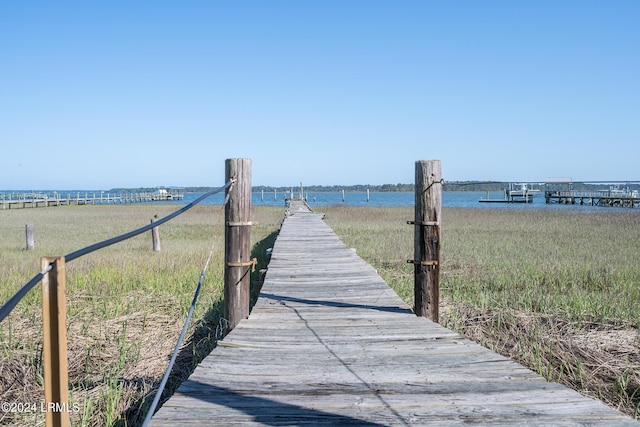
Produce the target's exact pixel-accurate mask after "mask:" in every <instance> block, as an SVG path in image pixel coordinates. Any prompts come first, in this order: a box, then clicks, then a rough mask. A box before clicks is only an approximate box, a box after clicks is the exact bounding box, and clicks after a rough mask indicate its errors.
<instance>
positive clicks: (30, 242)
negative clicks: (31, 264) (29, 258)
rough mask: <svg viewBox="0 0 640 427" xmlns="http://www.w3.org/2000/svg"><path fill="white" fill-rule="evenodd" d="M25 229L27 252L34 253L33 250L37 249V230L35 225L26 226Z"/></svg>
mask: <svg viewBox="0 0 640 427" xmlns="http://www.w3.org/2000/svg"><path fill="white" fill-rule="evenodd" d="M24 228H25V232H26V238H27V250H28V251H32V250H33V248H35V247H36V237H35V230H34V228H33V224H27V225H25V227H24Z"/></svg>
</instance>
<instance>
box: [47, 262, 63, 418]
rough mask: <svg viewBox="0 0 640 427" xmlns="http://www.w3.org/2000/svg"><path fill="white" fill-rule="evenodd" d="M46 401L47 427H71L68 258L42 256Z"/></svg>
mask: <svg viewBox="0 0 640 427" xmlns="http://www.w3.org/2000/svg"><path fill="white" fill-rule="evenodd" d="M52 263H53V268H52V269H51V271H49V272H48V273H47V274H45V275H44V277H43V278H42V326H43V331H42V335H43V362H44V400H45V408H44V409H45V410H46V418H45V421H46V426H47V427H67V426H69V412H70V407H69V373H68V366H67V322H66V316H67V303H66V293H65V262H64V257H57V258H52V257H43V258H41V265H42V269H43V270H44V269H46V268H48V267H49V265H51V264H52Z"/></svg>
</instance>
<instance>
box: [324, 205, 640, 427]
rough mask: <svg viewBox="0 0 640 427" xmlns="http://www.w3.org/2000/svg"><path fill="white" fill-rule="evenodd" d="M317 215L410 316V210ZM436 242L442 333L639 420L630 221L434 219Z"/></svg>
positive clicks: (633, 226)
mask: <svg viewBox="0 0 640 427" xmlns="http://www.w3.org/2000/svg"><path fill="white" fill-rule="evenodd" d="M322 211H323V212H325V213H326V221H327V223H328V224H329V225H330V226H331V227H332V228H333V229H334V231H335V232H336V233H337V234H338V235H340V236H341V237H342V239H343V240H344V242H345V243H346V244H347V245H349V246H352V247H355V248H356V249H357V251H358V254H359V255H360V256H362V257H363V258H364V259H365V260H367V261H368V262H369V263H371V264H372V265H373V266H374V267H375V268H376V269H377V270H378V272H379V273H380V275H381V276H382V277H383V278H384V279H385V280H386V281H387V283H389V284H390V285H391V286H392V287H393V288H394V289H395V290H396V292H397V293H398V294H399V295H400V296H401V297H402V298H403V299H404V300H405V301H406V302H407V303H408V304H409V305H411V306H412V305H413V267H412V266H411V265H407V264H406V260H407V259H412V258H413V227H412V226H409V225H406V221H407V220H411V219H413V208H377V207H376V208H370V207H365V208H362V207H347V206H341V205H340V206H331V207H326V208H322ZM441 240H442V241H441V250H442V254H441V261H442V267H441V282H440V286H441V290H440V295H441V298H442V301H441V313H442V314H441V323H442V324H444V325H445V326H447V327H450V328H452V329H454V330H456V331H458V332H460V333H462V334H465V335H467V336H469V337H470V338H472V339H474V340H475V341H477V342H479V343H481V344H483V345H485V346H487V347H489V348H491V349H493V350H495V351H497V352H499V353H501V354H503V355H506V356H508V357H511V358H513V359H515V360H517V361H519V362H520V363H522V364H524V365H525V366H527V367H529V368H530V369H532V370H534V371H536V372H538V373H539V374H540V375H543V376H544V377H545V378H547V379H548V380H550V381H557V382H561V383H563V384H566V385H568V386H570V387H572V388H574V389H576V390H578V391H580V392H582V393H583V394H586V395H589V396H591V397H595V398H598V399H600V400H602V401H603V402H605V403H607V404H609V405H611V406H613V407H615V408H618V409H620V410H622V411H624V412H626V413H628V414H630V415H632V416H634V417H638V411H639V407H640V355H639V353H640V345H639V338H638V326H639V322H640V264H639V263H638V261H637V259H638V254H639V253H640V215H639V214H638V212H636V211H631V210H620V211H612V210H606V211H605V210H602V211H598V210H595V209H594V210H589V211H575V210H570V209H567V210H561V209H553V210H551V209H549V210H546V209H535V210H526V209H522V210H508V209H457V208H449V209H447V208H445V209H443V218H442V239H441Z"/></svg>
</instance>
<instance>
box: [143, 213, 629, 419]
mask: <svg viewBox="0 0 640 427" xmlns="http://www.w3.org/2000/svg"><path fill="white" fill-rule="evenodd" d="M289 212H290V213H291V214H292V215H291V216H289V217H287V219H286V220H285V221H284V223H283V225H282V229H281V231H280V234H279V236H278V239H277V241H276V243H275V246H274V250H273V254H272V258H271V262H270V264H269V269H268V272H267V274H266V277H265V282H264V285H263V288H262V292H261V295H260V298H259V300H258V302H257V303H256V305H255V307H254V308H253V311H252V313H251V315H250V316H249V318H248V319H246V320H242V321H241V322H240V323H239V324H238V325H237V326H236V328H235V329H234V330H233V331H232V332H231V333H230V334H229V335H228V336H227V337H226V338H225V339H224V340H223V341H221V342H220V343H219V344H218V346H217V348H216V349H214V350H213V351H212V353H211V354H210V355H209V356H208V357H207V358H205V360H203V362H202V363H201V364H200V365H199V366H198V368H197V369H196V370H195V372H194V373H193V374H192V375H191V377H190V378H189V379H188V380H187V381H185V382H184V383H183V384H182V385H181V386H180V387H179V388H178V390H177V392H176V393H175V395H174V396H173V397H172V398H171V399H169V400H168V401H167V402H166V403H165V404H164V405H163V406H162V408H161V409H160V410H159V411H158V412H157V413H156V415H155V416H154V418H153V420H152V422H151V425H152V426H174V425H224V426H258V425H261V426H280V425H287V426H289V425H362V426H409V425H410V426H414V425H429V426H452V425H453V426H455V425H469V424H471V425H489V426H511V425H534V426H542V425H544V426H549V425H553V426H584V425H588V426H612V425H615V426H619V425H634V426H635V425H639V424H638V423H637V422H636V421H634V420H632V419H631V418H629V417H626V416H624V415H623V414H621V413H619V412H616V411H614V410H613V409H611V408H609V407H607V406H605V405H603V404H602V403H600V402H598V401H595V400H592V399H589V398H586V397H583V396H581V395H580V394H579V393H576V392H575V391H573V390H570V389H568V388H566V387H564V386H561V385H559V384H556V383H550V382H547V381H545V380H544V378H542V377H541V376H539V375H537V374H536V373H534V372H532V371H530V370H528V369H526V368H524V367H523V366H521V365H519V364H517V363H515V362H513V361H511V360H509V359H507V358H505V357H503V356H500V355H498V354H495V353H493V352H491V351H489V350H487V349H486V348H484V347H482V346H480V345H478V344H476V343H473V342H471V341H470V340H468V339H466V338H464V337H462V336H460V335H458V334H456V333H455V332H452V331H450V330H448V329H446V328H444V327H442V326H440V325H438V324H436V323H433V322H431V321H430V320H428V319H425V318H421V317H416V316H415V315H414V314H413V312H412V311H411V310H410V308H409V307H408V306H407V305H406V304H405V303H404V302H403V301H402V300H401V299H400V297H398V296H397V295H396V294H395V292H393V291H392V290H391V289H390V288H389V286H388V285H387V284H386V283H385V282H384V281H383V280H382V279H381V278H380V276H379V275H378V274H377V273H376V271H375V270H374V269H373V268H372V267H371V266H370V265H368V264H366V263H365V262H364V261H363V260H362V259H361V258H359V257H358V256H357V255H356V253H355V251H353V250H351V249H349V248H347V247H346V246H345V245H344V244H343V243H342V242H341V241H340V239H339V238H338V237H337V236H336V235H335V234H334V233H333V231H332V230H331V229H330V228H329V227H328V226H327V225H326V224H325V223H324V222H323V221H322V215H320V214H315V213H311V212H309V211H308V210H304V209H303V208H300V207H299V206H296V205H292V206H291V208H290V210H289Z"/></svg>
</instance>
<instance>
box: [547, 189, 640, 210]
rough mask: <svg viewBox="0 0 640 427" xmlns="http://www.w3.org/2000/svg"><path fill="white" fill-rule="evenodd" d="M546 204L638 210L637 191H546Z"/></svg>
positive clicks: (639, 206)
mask: <svg viewBox="0 0 640 427" xmlns="http://www.w3.org/2000/svg"><path fill="white" fill-rule="evenodd" d="M545 200H546V202H547V204H560V205H581V206H605V207H611V208H640V197H638V191H637V190H634V191H633V192H618V193H616V192H615V191H614V190H610V191H573V190H572V191H546V192H545Z"/></svg>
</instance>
